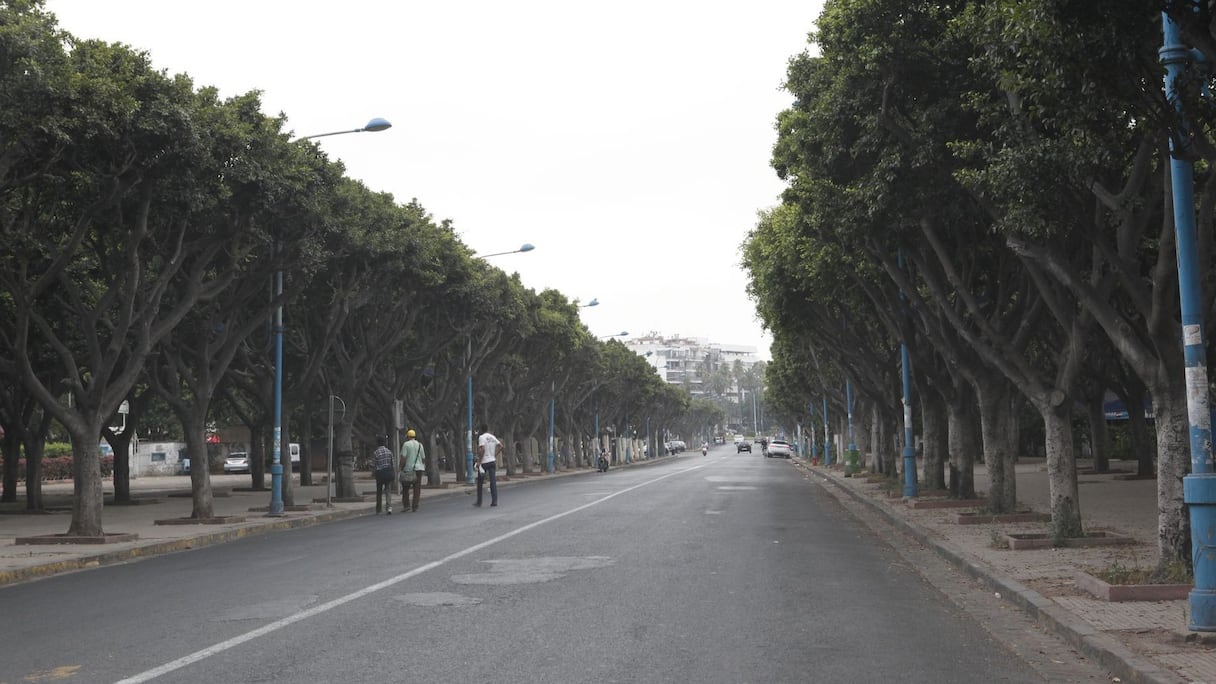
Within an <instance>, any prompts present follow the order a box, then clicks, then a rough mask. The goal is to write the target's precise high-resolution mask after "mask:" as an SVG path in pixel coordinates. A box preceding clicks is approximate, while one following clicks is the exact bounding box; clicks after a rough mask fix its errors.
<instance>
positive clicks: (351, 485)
mask: <svg viewBox="0 0 1216 684" xmlns="http://www.w3.org/2000/svg"><path fill="white" fill-rule="evenodd" d="M334 433H335V434H334V452H335V458H334V482H335V487H336V489H335V491H336V494H337V496H338V498H340V499H346V498H354V497H357V496H359V492H358V491H357V490H356V489H355V447H354V444H353V442H352V440H351V421H350V419H349V418H343V419H342V421H341V422H340V423H338V424H337V425H335V426H334Z"/></svg>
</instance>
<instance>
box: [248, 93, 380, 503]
mask: <svg viewBox="0 0 1216 684" xmlns="http://www.w3.org/2000/svg"><path fill="white" fill-rule="evenodd" d="M392 127H393V125H392V124H391V123H389V122H388V120H387V119H382V118H380V117H376V118H374V119H372V120H371V121H368V122H367V125H366V126H364V127H363V128H356V129H354V130H350V131H334V132H332V133H317V134H315V135H304V136H300V137H299V138H296V139H295V140H292V142H299V141H301V140H310V139H312V138H323V137H325V136H327V135H342V134H343V133H362V132H364V131H368V132H370V133H377V132H379V131H383V130H387V129H389V128H392ZM278 253H279V244H278V240H275V256H276V257H277V256H278ZM274 297H275V299H276V300H280V301H279V303H278V304H277V305H276V306H275V309H274V449H273V452H272V453H273V458H274V460H273V461H271V465H270V512H269V514H270V515H273V516H280V515H283V303H282V301H281V300H282V298H283V271H282V269H279V270H277V271H275V273H274ZM328 487H329V485H328V484H326V492H327V493H328Z"/></svg>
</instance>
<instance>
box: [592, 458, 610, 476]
mask: <svg viewBox="0 0 1216 684" xmlns="http://www.w3.org/2000/svg"><path fill="white" fill-rule="evenodd" d="M595 471H596V472H597V473H606V472H608V459H607V458H604V455H603V454H600V455H599V456H598V457H596V459H595Z"/></svg>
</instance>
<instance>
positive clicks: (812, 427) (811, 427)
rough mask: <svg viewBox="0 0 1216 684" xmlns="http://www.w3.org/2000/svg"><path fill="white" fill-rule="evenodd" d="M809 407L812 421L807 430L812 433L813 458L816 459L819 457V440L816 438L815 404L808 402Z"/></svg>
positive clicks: (825, 462) (825, 463)
mask: <svg viewBox="0 0 1216 684" xmlns="http://www.w3.org/2000/svg"><path fill="white" fill-rule="evenodd" d="M807 409H808V412H809V413H810V414H811V421H810V425H809V426H807V432H809V433H810V434H811V460H812V461H814V460H815V459H816V458H819V445H818V444H817V443H816V442H818V440H817V439H815V405H814V404H807ZM824 465H827V461H824Z"/></svg>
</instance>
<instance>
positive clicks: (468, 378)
mask: <svg viewBox="0 0 1216 684" xmlns="http://www.w3.org/2000/svg"><path fill="white" fill-rule="evenodd" d="M534 249H536V247H534V246H533V245H532V243H530V242H525V243H524V244H522V245H520V246H519V249H512V250H508V251H506V252H494V253H493V254H483V255H481V256H480V257H479V258H481V259H486V258H489V257H494V256H502V255H504V254H519V253H520V252H531V251H532V250H534ZM465 388H466V394H467V401H466V402H465V403H466V406H467V409H468V428H469V430H468V432H467V433H466V434H465V440H464V448H465V451H464V481H465V484H472V482H473V342H472V340H471V339H470V340H469V343H468V347H467V348H466V351H465Z"/></svg>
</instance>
